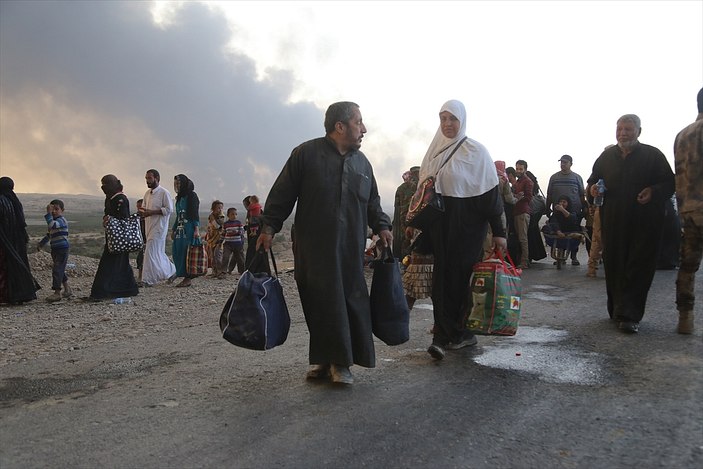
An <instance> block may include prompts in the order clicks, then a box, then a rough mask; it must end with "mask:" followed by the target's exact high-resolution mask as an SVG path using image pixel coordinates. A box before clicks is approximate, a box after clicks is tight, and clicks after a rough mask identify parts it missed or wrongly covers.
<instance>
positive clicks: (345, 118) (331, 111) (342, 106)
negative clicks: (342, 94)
mask: <svg viewBox="0 0 703 469" xmlns="http://www.w3.org/2000/svg"><path fill="white" fill-rule="evenodd" d="M358 108H359V105H358V104H356V103H353V102H351V101H340V102H338V103H334V104H330V107H328V108H327V112H326V113H325V133H326V134H327V135H329V134H331V133H332V132H334V126H335V125H337V122H345V123H346V122H349V120H350V119H351V118H352V116H353V115H354V110H355V109H358Z"/></svg>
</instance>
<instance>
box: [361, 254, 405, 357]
mask: <svg viewBox="0 0 703 469" xmlns="http://www.w3.org/2000/svg"><path fill="white" fill-rule="evenodd" d="M371 267H372V268H373V278H372V280H371V295H370V300H371V325H372V330H373V335H375V336H376V337H378V338H379V339H381V340H382V341H383V342H385V343H386V345H400V344H402V343H405V342H407V341H408V340H410V309H409V308H408V303H407V301H406V300H405V292H404V291H403V279H402V277H401V274H400V267H399V266H398V260H397V259H396V258H395V257H394V256H393V253H392V252H391V249H390V247H387V248H386V249H385V250H384V251H383V254H382V255H381V257H380V258H378V259H375V260H373V261H371Z"/></svg>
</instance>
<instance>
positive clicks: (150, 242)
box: [142, 186, 176, 285]
mask: <svg viewBox="0 0 703 469" xmlns="http://www.w3.org/2000/svg"><path fill="white" fill-rule="evenodd" d="M144 207H145V208H146V209H148V210H160V211H161V215H151V216H149V217H146V218H145V219H144V221H145V228H146V248H145V249H144V266H143V269H142V281H143V282H144V283H147V284H149V285H154V284H156V283H159V282H162V281H164V280H167V279H168V278H170V277H171V276H173V275H175V274H176V266H175V265H173V262H171V260H170V259H169V258H168V256H166V235H167V234H168V230H169V218H170V216H171V213H172V212H173V200H172V199H171V194H170V193H169V192H168V190H166V189H164V188H163V187H162V186H158V187H157V188H156V189H153V190H148V191H146V194H144Z"/></svg>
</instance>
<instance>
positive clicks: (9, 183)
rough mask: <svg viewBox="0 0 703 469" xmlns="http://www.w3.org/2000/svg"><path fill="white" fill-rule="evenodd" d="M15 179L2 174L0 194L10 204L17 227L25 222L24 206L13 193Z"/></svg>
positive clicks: (25, 224) (23, 225) (24, 224)
mask: <svg viewBox="0 0 703 469" xmlns="http://www.w3.org/2000/svg"><path fill="white" fill-rule="evenodd" d="M14 189H15V181H13V180H12V178H9V177H7V176H3V177H1V178H0V195H2V196H5V197H7V199H8V200H9V201H10V204H12V208H13V212H14V215H15V222H16V223H17V226H18V227H21V228H24V227H25V226H27V223H26V222H25V220H24V208H23V207H22V202H20V199H18V198H17V194H15V190H14Z"/></svg>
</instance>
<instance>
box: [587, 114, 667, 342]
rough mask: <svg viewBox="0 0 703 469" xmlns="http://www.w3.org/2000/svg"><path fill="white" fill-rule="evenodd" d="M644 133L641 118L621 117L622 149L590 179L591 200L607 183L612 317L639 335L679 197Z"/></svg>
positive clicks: (606, 261) (608, 155) (605, 229)
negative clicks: (670, 205)
mask: <svg viewBox="0 0 703 469" xmlns="http://www.w3.org/2000/svg"><path fill="white" fill-rule="evenodd" d="M641 132H642V129H641V125H640V119H639V117H637V116H636V115H634V114H626V115H624V116H622V117H620V119H618V121H617V130H616V138H617V141H618V144H617V145H615V146H612V147H609V148H607V149H606V150H605V151H603V153H601V155H600V156H599V157H598V159H597V160H596V162H595V163H594V165H593V172H592V173H591V176H590V177H589V178H588V184H589V194H590V196H591V197H593V196H595V184H596V182H597V181H598V179H603V181H604V182H605V187H606V192H605V197H604V202H603V205H602V206H601V207H600V215H601V223H602V227H601V229H602V241H603V266H604V268H605V282H606V289H607V293H608V314H609V315H610V317H611V318H612V319H613V320H614V321H616V323H617V325H618V329H620V330H621V331H623V332H628V333H635V332H637V331H638V330H639V323H640V321H641V320H642V317H643V315H644V308H645V305H646V302H647V294H648V292H649V287H650V286H651V284H652V280H653V278H654V273H655V271H656V267H657V250H658V246H659V239H660V237H661V231H662V226H663V224H664V204H665V203H666V201H667V200H668V199H669V198H670V197H671V195H672V194H673V193H674V173H673V172H672V171H671V166H670V165H669V163H668V162H667V160H666V157H665V156H664V155H663V154H662V152H661V151H659V150H658V149H657V148H655V147H652V146H650V145H645V144H643V143H640V142H639V140H638V137H639V135H640V133H641Z"/></svg>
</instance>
